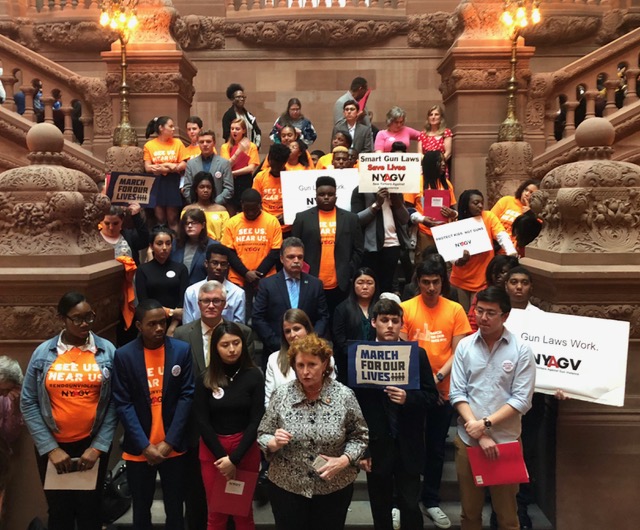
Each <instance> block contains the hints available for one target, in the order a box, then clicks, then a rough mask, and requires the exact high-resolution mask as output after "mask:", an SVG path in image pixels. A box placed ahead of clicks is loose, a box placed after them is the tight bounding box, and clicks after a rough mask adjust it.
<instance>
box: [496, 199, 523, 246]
mask: <svg viewBox="0 0 640 530" xmlns="http://www.w3.org/2000/svg"><path fill="white" fill-rule="evenodd" d="M522 210H523V206H522V203H521V202H520V201H519V200H518V199H516V198H515V197H514V196H513V195H505V196H504V197H502V198H501V199H500V200H499V201H498V202H497V203H495V204H494V205H493V208H491V211H492V212H493V213H494V214H495V215H496V217H497V218H498V219H500V222H501V223H502V226H504V229H505V230H506V231H507V234H509V237H510V238H511V241H513V246H517V241H516V238H515V236H514V235H513V231H512V227H513V222H514V221H515V220H516V217H520V216H521V215H522Z"/></svg>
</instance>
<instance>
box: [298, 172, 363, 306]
mask: <svg viewBox="0 0 640 530" xmlns="http://www.w3.org/2000/svg"><path fill="white" fill-rule="evenodd" d="M336 188H337V186H336V181H335V179H334V178H333V177H318V178H317V180H316V204H317V206H314V207H313V208H310V209H308V210H306V211H304V212H300V213H298V214H297V215H296V219H295V221H294V222H293V226H292V229H291V235H292V236H293V237H298V238H300V239H301V240H302V241H304V244H305V258H306V261H307V263H308V264H309V274H311V275H312V276H317V277H318V278H320V280H321V281H322V284H323V286H324V294H325V297H326V299H327V306H328V307H329V313H330V314H333V310H334V309H335V308H336V306H337V305H338V304H339V303H340V302H342V300H344V299H345V297H346V296H347V293H348V292H349V281H350V279H351V276H352V275H353V273H354V272H355V270H356V269H357V268H358V266H359V265H360V260H361V259H362V253H363V252H364V245H363V239H362V230H361V228H360V221H359V220H358V216H357V215H356V214H354V213H351V212H348V211H347V210H343V209H342V208H337V207H336V200H337V195H336Z"/></svg>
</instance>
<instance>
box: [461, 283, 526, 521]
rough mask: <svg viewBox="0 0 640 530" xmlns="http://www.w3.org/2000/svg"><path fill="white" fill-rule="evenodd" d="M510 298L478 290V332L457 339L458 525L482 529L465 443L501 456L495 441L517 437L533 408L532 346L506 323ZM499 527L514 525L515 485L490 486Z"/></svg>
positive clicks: (479, 494)
mask: <svg viewBox="0 0 640 530" xmlns="http://www.w3.org/2000/svg"><path fill="white" fill-rule="evenodd" d="M510 311H511V303H510V302H509V296H508V295H507V293H506V292H505V290H504V289H500V288H499V287H489V288H488V289H485V290H484V291H480V292H479V293H478V294H477V304H476V308H475V313H476V320H477V322H478V331H476V332H475V333H474V334H473V335H470V336H469V337H465V338H464V339H462V340H461V341H460V343H459V344H458V348H457V349H456V354H455V358H454V361H453V368H452V371H451V392H450V394H449V397H450V400H451V403H452V405H453V406H454V407H455V408H456V410H457V411H458V414H459V418H458V435H457V436H456V439H455V447H456V471H457V474H458V483H459V484H460V497H461V502H462V515H461V525H462V528H464V529H467V530H480V529H481V528H482V508H483V506H484V498H485V496H484V494H485V492H484V488H482V487H478V486H476V485H475V483H474V480H473V473H472V471H471V466H470V464H469V459H468V456H467V447H469V446H480V447H481V448H482V450H483V452H484V454H485V456H486V457H487V458H488V459H489V460H496V459H498V458H499V456H500V455H499V448H498V446H497V444H500V443H505V442H514V441H517V440H519V438H520V433H521V417H522V415H523V414H525V413H526V412H527V411H528V410H529V409H530V408H531V399H532V396H533V389H534V386H535V376H536V365H535V361H534V358H533V352H532V351H531V348H530V347H529V346H528V345H527V344H526V343H525V342H523V341H521V340H520V339H519V338H518V337H516V336H515V335H514V334H513V333H511V332H510V331H509V330H508V329H507V328H505V327H504V323H505V322H506V320H507V318H508V317H509V313H510ZM489 489H490V491H491V503H492V505H493V509H494V511H495V512H496V514H497V519H498V527H499V528H501V529H504V530H518V529H519V528H520V523H519V521H518V515H517V503H516V493H517V491H518V484H506V485H501V486H490V487H489Z"/></svg>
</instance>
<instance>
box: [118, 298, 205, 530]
mask: <svg viewBox="0 0 640 530" xmlns="http://www.w3.org/2000/svg"><path fill="white" fill-rule="evenodd" d="M135 323H136V327H137V328H138V331H139V332H140V335H139V337H138V338H137V339H135V340H134V341H132V342H130V343H129V344H126V345H125V346H123V347H121V348H118V349H117V350H116V353H115V359H114V363H113V368H114V369H113V400H114V402H115V405H116V410H117V412H118V416H119V417H120V421H121V422H122V425H123V427H124V442H123V443H122V448H123V450H124V452H123V454H122V458H124V459H125V460H126V461H127V479H128V481H129V486H131V495H132V498H133V526H134V528H136V529H137V530H151V529H152V528H153V525H152V523H151V504H152V503H153V496H154V493H155V489H156V474H157V473H158V472H159V473H160V478H161V480H162V498H163V502H164V509H165V514H166V523H165V526H164V528H166V529H167V530H184V517H183V509H182V505H183V502H184V466H185V461H184V452H185V451H186V449H187V438H186V427H187V420H188V418H189V413H190V411H191V403H192V401H193V390H194V384H193V370H192V361H191V349H190V348H189V345H188V344H187V343H186V342H182V341H180V340H176V339H173V338H171V337H167V336H166V331H167V318H166V315H165V312H164V308H163V307H162V304H160V302H158V301H156V300H153V299H148V300H144V301H142V302H140V304H139V305H138V307H137V308H136V316H135Z"/></svg>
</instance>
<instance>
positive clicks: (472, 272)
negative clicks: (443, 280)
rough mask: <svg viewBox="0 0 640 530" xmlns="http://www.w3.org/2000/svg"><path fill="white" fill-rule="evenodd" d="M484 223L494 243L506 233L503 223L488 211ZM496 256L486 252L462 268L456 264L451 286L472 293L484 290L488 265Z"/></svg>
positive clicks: (489, 251)
mask: <svg viewBox="0 0 640 530" xmlns="http://www.w3.org/2000/svg"><path fill="white" fill-rule="evenodd" d="M482 222H483V223H484V226H485V228H486V229H487V234H489V239H490V240H492V241H493V240H494V239H496V236H497V235H498V234H499V233H500V232H504V227H503V226H502V223H501V222H500V221H499V220H498V218H497V217H496V216H495V214H493V213H491V212H489V211H487V210H484V211H483V212H482ZM494 255H495V253H494V252H493V250H487V251H486V252H481V253H480V254H474V255H473V256H471V257H470V258H469V261H467V263H466V264H465V265H463V266H462V267H461V266H459V265H456V264H455V263H454V264H453V267H452V268H451V277H450V278H449V281H450V282H451V285H453V286H454V287H459V288H460V289H464V290H465V291H472V292H478V291H480V290H482V289H484V287H485V285H486V283H487V278H486V271H487V265H489V262H490V261H491V260H492V258H493V256H494Z"/></svg>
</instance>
